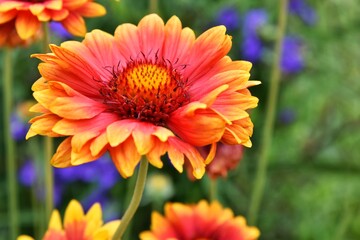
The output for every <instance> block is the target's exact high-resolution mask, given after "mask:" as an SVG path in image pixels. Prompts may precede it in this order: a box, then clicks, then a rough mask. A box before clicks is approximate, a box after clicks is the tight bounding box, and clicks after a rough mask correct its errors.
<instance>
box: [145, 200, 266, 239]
mask: <svg viewBox="0 0 360 240" xmlns="http://www.w3.org/2000/svg"><path fill="white" fill-rule="evenodd" d="M259 235H260V232H259V230H258V229H257V228H256V227H249V226H247V225H246V220H245V218H244V217H241V216H237V217H234V214H233V212H232V211H231V209H229V208H223V207H222V206H221V205H220V204H219V203H218V202H213V203H211V204H209V203H207V202H206V201H200V202H199V203H198V204H196V205H185V204H182V203H167V204H166V205H165V216H162V215H160V214H159V213H157V212H153V213H152V215H151V230H150V231H145V232H142V233H141V234H140V239H141V240H167V239H173V240H180V239H203V240H230V239H231V240H254V239H258V237H259Z"/></svg>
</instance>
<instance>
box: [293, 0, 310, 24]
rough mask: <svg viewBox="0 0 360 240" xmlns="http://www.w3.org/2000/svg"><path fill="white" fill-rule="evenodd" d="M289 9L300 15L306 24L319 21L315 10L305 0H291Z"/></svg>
mask: <svg viewBox="0 0 360 240" xmlns="http://www.w3.org/2000/svg"><path fill="white" fill-rule="evenodd" d="M289 11H290V13H292V14H295V15H297V16H299V17H300V18H301V19H302V20H303V21H304V22H305V23H306V24H309V25H313V24H315V23H316V21H317V15H316V12H315V10H314V9H313V8H312V7H310V6H309V5H308V4H307V3H306V2H305V1H304V0H290V2H289Z"/></svg>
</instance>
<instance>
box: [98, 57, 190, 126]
mask: <svg viewBox="0 0 360 240" xmlns="http://www.w3.org/2000/svg"><path fill="white" fill-rule="evenodd" d="M180 71H181V70H177V69H175V68H174V67H173V65H172V64H171V63H170V62H168V61H165V60H159V59H157V58H156V60H154V61H151V60H147V59H146V58H143V59H137V60H131V61H129V62H128V63H127V65H126V67H124V68H122V69H119V66H118V67H113V68H112V75H113V77H112V79H110V81H109V82H107V83H104V84H103V86H102V87H101V89H100V94H101V95H102V96H103V97H104V103H105V104H107V105H108V106H109V111H112V112H115V113H117V114H118V115H119V116H120V117H121V118H123V119H138V120H140V121H146V122H151V123H153V124H155V125H161V126H165V125H166V122H167V120H168V118H169V116H170V114H171V113H172V112H173V111H175V110H176V109H178V108H179V107H181V106H183V105H185V104H187V103H188V102H189V95H188V93H187V85H186V81H185V80H184V79H183V76H182V74H181V72H180Z"/></svg>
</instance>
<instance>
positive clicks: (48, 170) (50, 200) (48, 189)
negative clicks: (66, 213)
mask: <svg viewBox="0 0 360 240" xmlns="http://www.w3.org/2000/svg"><path fill="white" fill-rule="evenodd" d="M43 31H44V38H43V53H47V52H48V51H49V43H50V35H49V28H48V24H47V23H44V24H43ZM44 141H45V143H44V145H45V147H44V158H45V162H46V163H45V168H44V178H45V214H46V218H47V219H49V218H50V215H51V212H52V210H53V208H54V206H53V205H54V189H53V188H54V177H53V169H52V166H51V164H50V163H49V162H50V159H51V157H52V155H53V153H54V143H53V140H52V138H50V137H46V138H45V140H44Z"/></svg>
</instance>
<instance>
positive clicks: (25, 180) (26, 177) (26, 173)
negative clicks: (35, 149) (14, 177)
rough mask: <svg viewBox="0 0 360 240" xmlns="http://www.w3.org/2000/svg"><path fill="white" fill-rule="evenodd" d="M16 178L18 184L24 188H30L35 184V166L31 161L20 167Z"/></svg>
mask: <svg viewBox="0 0 360 240" xmlns="http://www.w3.org/2000/svg"><path fill="white" fill-rule="evenodd" d="M18 178H19V182H20V184H22V185H23V186H25V187H31V186H33V185H34V184H35V181H36V179H37V173H36V168H35V164H34V162H33V161H32V160H26V161H25V163H24V164H23V165H22V166H21V168H20V170H19V173H18Z"/></svg>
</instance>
